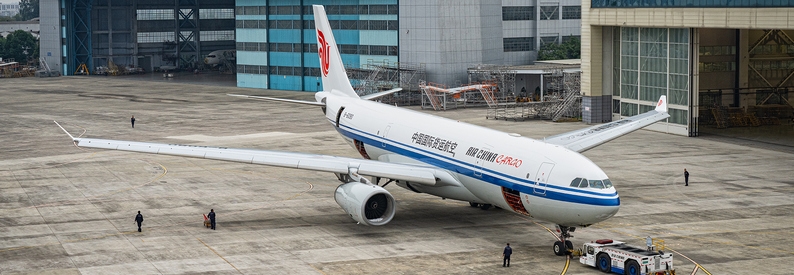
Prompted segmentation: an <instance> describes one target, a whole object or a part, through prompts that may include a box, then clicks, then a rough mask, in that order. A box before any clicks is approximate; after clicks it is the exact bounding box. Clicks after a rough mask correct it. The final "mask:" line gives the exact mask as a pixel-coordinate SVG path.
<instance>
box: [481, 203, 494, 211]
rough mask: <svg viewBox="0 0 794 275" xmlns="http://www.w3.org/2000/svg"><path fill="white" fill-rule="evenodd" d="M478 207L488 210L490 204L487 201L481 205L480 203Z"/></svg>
mask: <svg viewBox="0 0 794 275" xmlns="http://www.w3.org/2000/svg"><path fill="white" fill-rule="evenodd" d="M480 209H482V210H488V209H491V205H490V204H487V203H485V204H481V205H480Z"/></svg>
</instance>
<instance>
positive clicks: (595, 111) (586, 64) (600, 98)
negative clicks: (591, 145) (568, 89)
mask: <svg viewBox="0 0 794 275" xmlns="http://www.w3.org/2000/svg"><path fill="white" fill-rule="evenodd" d="M582 9H583V10H582V16H583V17H582V71H583V74H582V80H581V81H582V92H583V99H582V105H583V120H584V121H586V122H589V123H599V122H604V121H611V120H615V119H619V118H620V117H627V116H632V115H635V114H638V113H642V112H645V111H647V110H650V109H653V108H654V105H655V104H656V101H657V100H658V99H659V96H660V95H667V98H668V101H669V103H670V105H669V106H670V119H669V120H668V123H658V124H656V125H653V126H651V127H652V128H654V129H657V130H661V131H667V132H670V133H675V134H679V135H686V136H698V135H699V133H700V130H701V129H702V128H703V127H700V126H703V125H709V128H712V126H713V127H716V128H721V127H729V126H737V125H738V126H744V125H751V126H757V125H763V124H766V123H769V124H774V123H780V122H781V120H783V121H784V123H787V121H786V120H789V119H791V116H792V111H791V99H792V97H791V96H792V92H794V89H793V88H794V77H792V76H794V39H792V37H794V20H792V18H794V1H790V0H739V1H735V0H709V1H706V0H587V1H583V2H582Z"/></svg>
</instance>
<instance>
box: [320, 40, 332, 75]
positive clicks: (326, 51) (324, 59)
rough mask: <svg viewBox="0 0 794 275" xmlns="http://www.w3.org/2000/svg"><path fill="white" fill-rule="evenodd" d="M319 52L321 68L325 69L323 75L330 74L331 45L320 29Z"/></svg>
mask: <svg viewBox="0 0 794 275" xmlns="http://www.w3.org/2000/svg"><path fill="white" fill-rule="evenodd" d="M317 44H318V45H317V54H319V55H320V69H321V70H322V71H323V76H328V70H329V67H330V62H331V61H330V60H329V59H330V58H329V57H330V55H331V47H330V46H328V42H326V41H325V35H323V32H322V31H320V30H317Z"/></svg>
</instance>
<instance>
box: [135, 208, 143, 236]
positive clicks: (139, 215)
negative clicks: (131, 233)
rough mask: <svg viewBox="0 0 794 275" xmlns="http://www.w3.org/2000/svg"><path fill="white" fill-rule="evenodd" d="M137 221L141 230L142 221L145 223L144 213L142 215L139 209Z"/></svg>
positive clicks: (139, 230)
mask: <svg viewBox="0 0 794 275" xmlns="http://www.w3.org/2000/svg"><path fill="white" fill-rule="evenodd" d="M135 222H136V223H138V232H141V223H143V215H141V211H138V215H137V216H135Z"/></svg>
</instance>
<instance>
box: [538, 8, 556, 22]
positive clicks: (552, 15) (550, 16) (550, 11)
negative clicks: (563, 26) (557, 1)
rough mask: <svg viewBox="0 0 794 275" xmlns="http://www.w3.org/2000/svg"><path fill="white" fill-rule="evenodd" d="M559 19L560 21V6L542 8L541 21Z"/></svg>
mask: <svg viewBox="0 0 794 275" xmlns="http://www.w3.org/2000/svg"><path fill="white" fill-rule="evenodd" d="M557 19H560V7H559V6H542V7H540V20H557Z"/></svg>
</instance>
